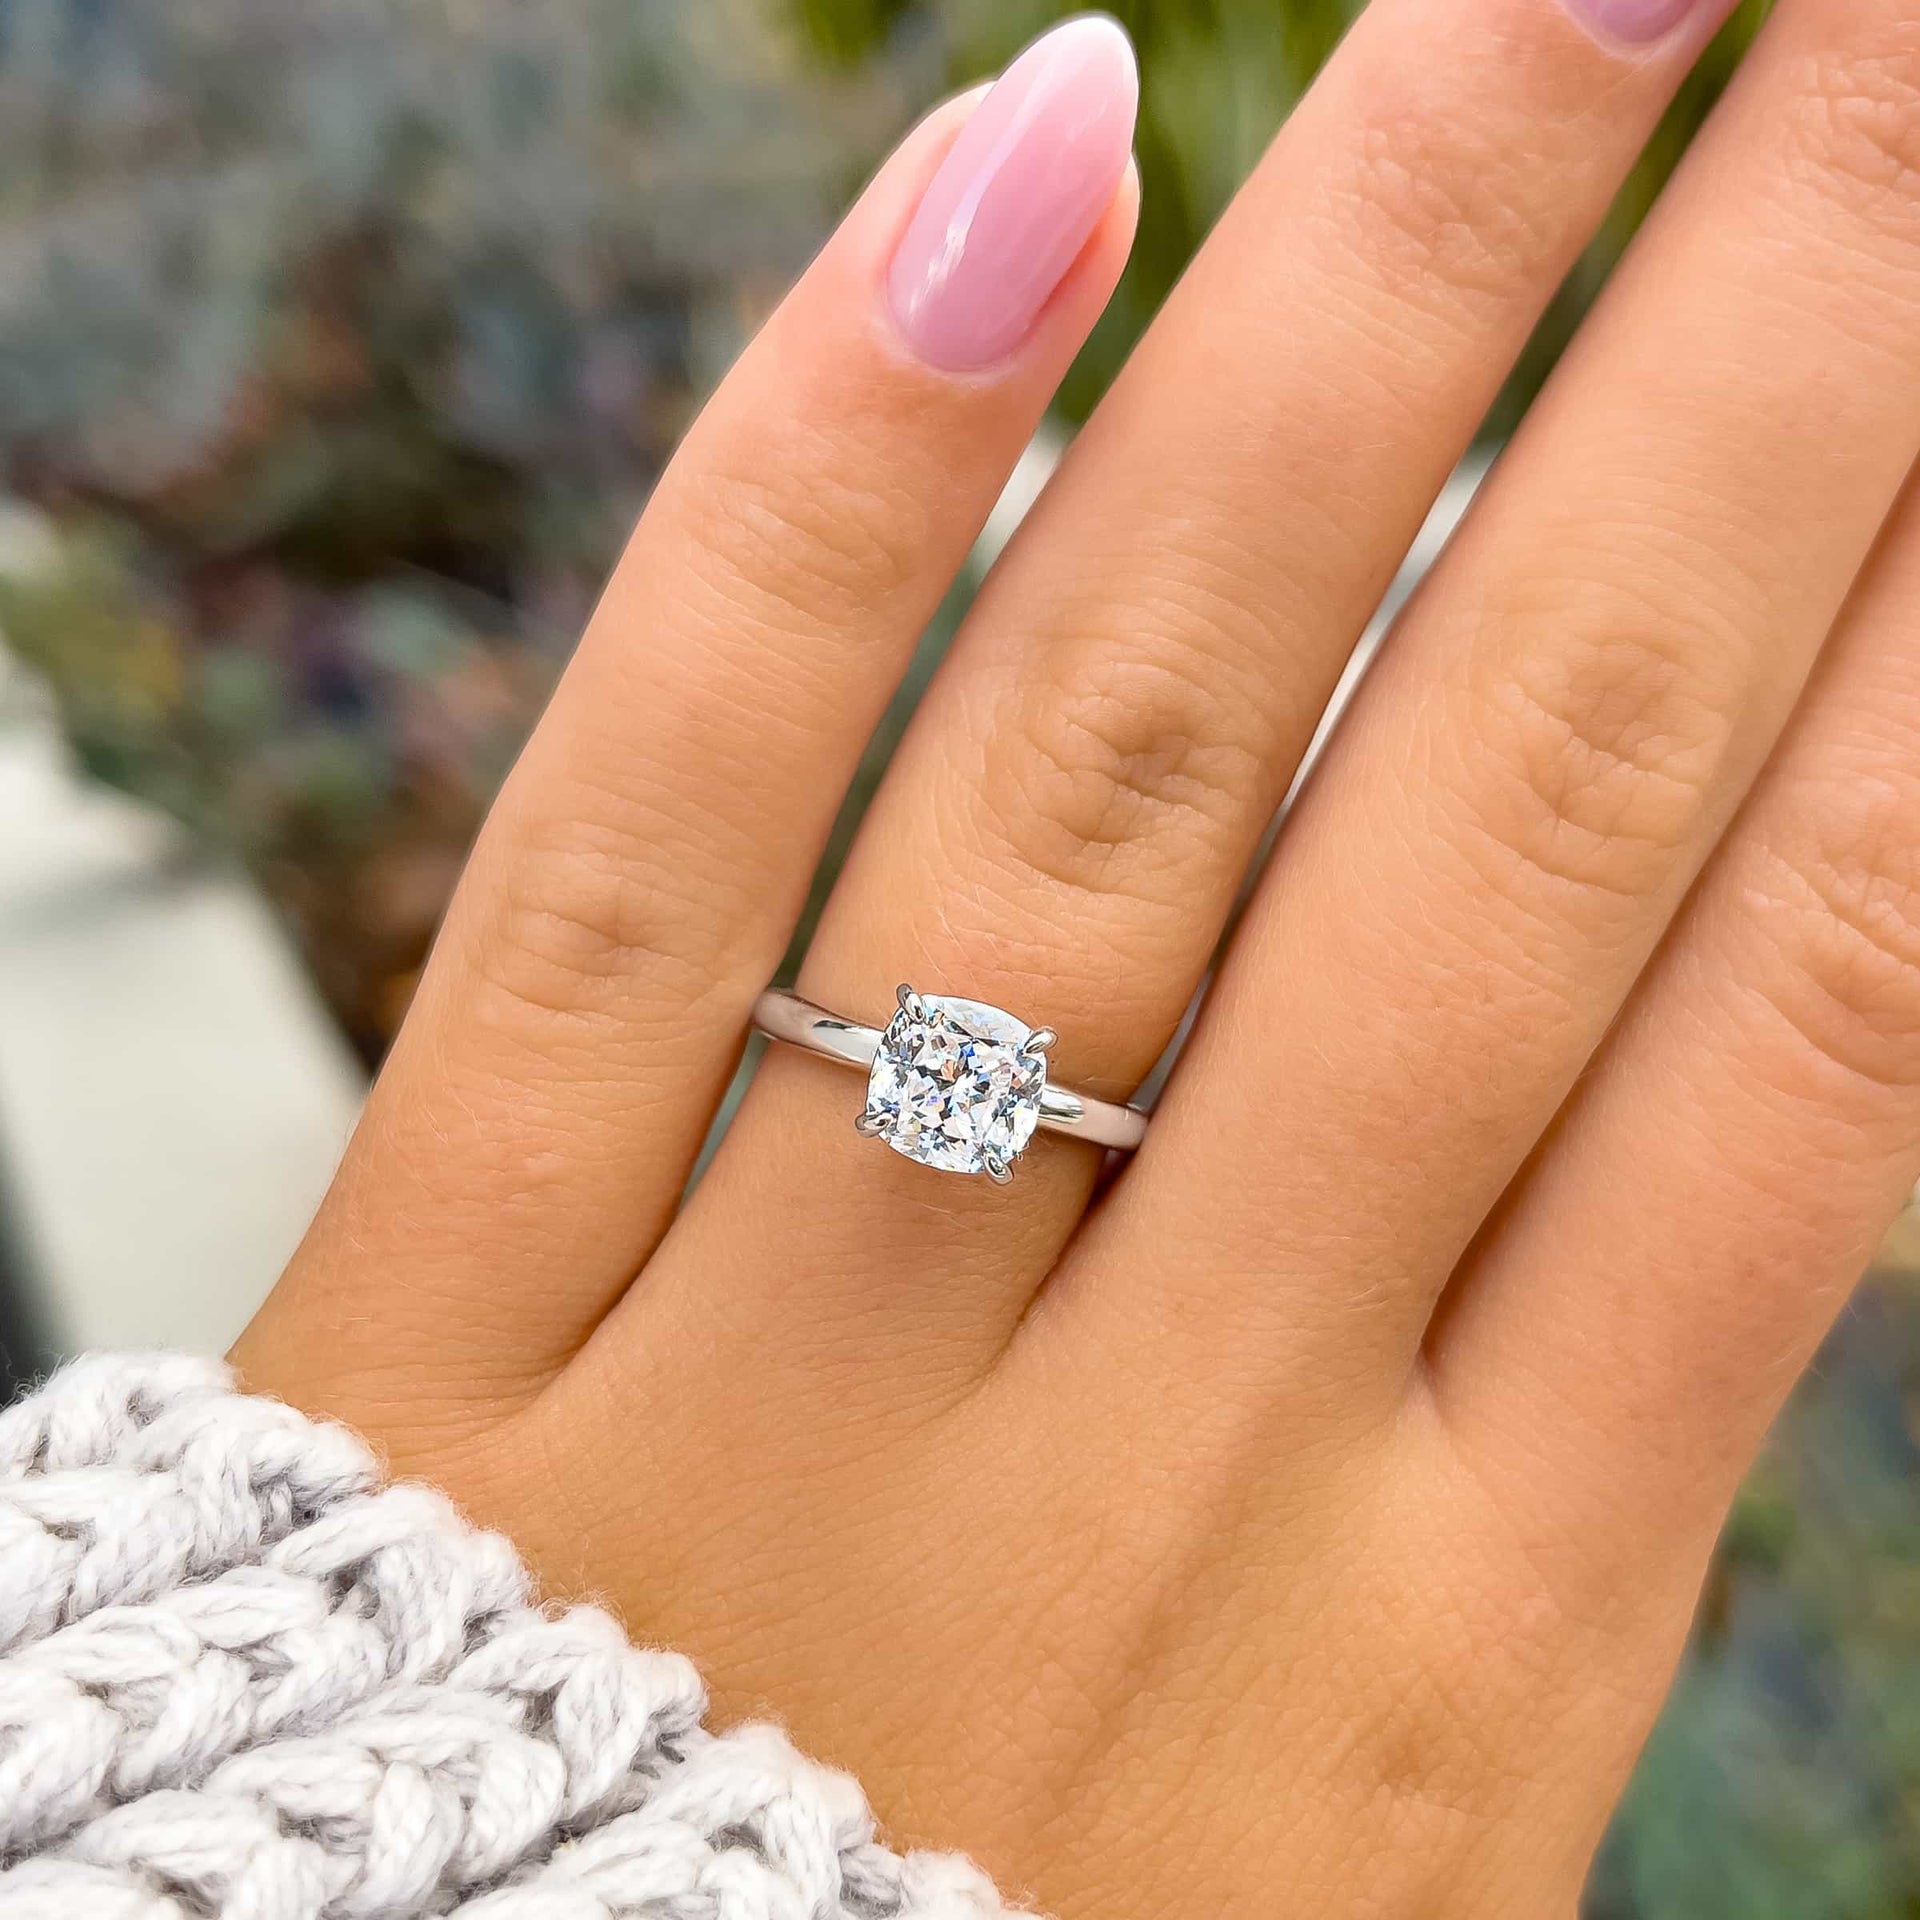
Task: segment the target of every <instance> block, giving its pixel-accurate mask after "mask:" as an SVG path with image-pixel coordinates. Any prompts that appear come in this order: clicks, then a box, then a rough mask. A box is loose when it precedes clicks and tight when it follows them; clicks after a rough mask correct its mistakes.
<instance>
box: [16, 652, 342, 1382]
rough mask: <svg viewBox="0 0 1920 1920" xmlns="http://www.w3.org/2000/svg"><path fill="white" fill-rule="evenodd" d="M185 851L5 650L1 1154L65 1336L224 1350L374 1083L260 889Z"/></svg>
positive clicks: (35, 1304)
mask: <svg viewBox="0 0 1920 1920" xmlns="http://www.w3.org/2000/svg"><path fill="white" fill-rule="evenodd" d="M180 853H181V848H180V845H179V842H178V839H177V837H176V836H175V835H174V834H173V832H172V831H171V830H170V829H169V828H168V827H167V826H166V825H165V824H164V823H163V822H160V821H158V820H156V819H155V818H154V817H153V816H152V815H150V814H149V813H147V812H146V810H144V809H143V808H141V807H138V806H136V805H134V804H133V803H132V802H130V801H127V800H124V799H122V798H120V797H118V796H116V795H113V794H110V793H108V792H106V791H104V790H102V789H100V788H98V787H96V786H93V785H91V784H87V783H83V782H82V781H80V780H79V779H78V778H77V777H76V776H75V775H74V773H73V771H72V770H71V768H70V766H69V764H68V762H67V759H66V756H65V752H64V748H63V746H62V745H61V743H60V741H59V738H58V735H57V733H56V731H55V728H54V726H53V723H52V720H51V717H50V715H48V714H47V712H46V711H45V709H44V706H43V704H42V703H41V702H40V701H39V700H38V699H37V698H36V697H35V695H34V691H33V689H32V688H31V686H30V685H28V684H26V683H25V682H24V681H23V679H22V676H21V675H20V674H19V672H18V670H17V669H14V668H12V667H11V666H9V665H8V664H7V663H6V661H5V659H4V656H0V1156H3V1158H0V1164H4V1168H5V1172H6V1175H7V1180H8V1203H9V1206H10V1210H11V1212H12V1215H13V1217H14V1222H15V1225H16V1226H17V1227H18V1229H19V1231H20V1233H21V1236H22V1238H23V1239H24V1242H25V1254H26V1260H27V1264H28V1268H29V1273H28V1276H27V1278H28V1280H29V1283H30V1285H31V1286H32V1288H33V1298H32V1301H31V1307H32V1310H33V1313H34V1317H35V1319H36V1321H37V1322H38V1324H39V1325H40V1326H41V1327H43V1328H44V1329H45V1331H46V1332H47V1333H48V1334H49V1335H50V1336H51V1337H52V1339H53V1341H54V1342H55V1344H56V1346H57V1347H58V1348H59V1349H61V1350H62V1351H72V1350H75V1349H77V1348H80V1347H98V1346H128V1345H166V1346H174V1347H186V1348H189V1349H194V1350H198V1351H203V1352H208V1353H217V1352H219V1351H221V1350H222V1349H223V1348H224V1347H225V1346H226V1345H227V1344H228V1342H229V1341H231V1340H232V1338H233V1336H234V1335H235V1334H236V1333H238V1332H239V1330H240V1328H241V1327H242V1326H243V1325H244V1324H245V1322H246V1319H247V1316H248V1315H249V1314H250V1313H251V1311H252V1310H253V1307H254V1305H255V1304H256V1302H257V1301H258V1300H259V1299H260V1297H261V1296H262V1295H263V1294H264V1293H265V1292H266V1290H267V1288H268V1287H269V1286H270V1285H271V1284H272V1282H273V1279H274V1276H275V1275H276V1274H277V1273H278V1272H279V1270H280V1268H281V1266H282V1265H283V1264H284V1263H285V1260H286V1258H287V1255H288V1254H289V1253H290V1252H291V1251H292V1249H293V1246H294V1244H295V1242H296V1241H297V1240H298V1238H299V1235H300V1231H301V1229H302V1228H303V1227H304V1225H305V1224H306V1221H307V1218H308V1216H309V1215H310V1214H311V1212H312V1210H313V1207H314V1204H315V1202H316V1201H317V1200H318V1199H319V1197H320V1194H321V1192H322V1190H323V1189H324V1187H325V1185H326V1182H327V1179H328V1176H329V1175H330V1173H331V1172H332V1169H333V1165H334V1162H335V1160H336V1159H337V1158H338V1156H339V1152H340V1149H341V1147H342V1145H343V1144H344V1142H345V1139H346V1135H347V1132H348V1130H349V1129H350V1127H351V1126H352V1124H353V1118H354V1115H355V1113H356V1112H357V1110H358V1107H359V1102H360V1098H361V1095H362V1093H363V1091H364V1089H363V1085H362V1081H361V1076H360V1072H359V1068H358V1065H357V1063H356V1062H355V1061H354V1060H353V1059H352V1058H351V1056H350V1054H349V1052H348V1050H347V1048H346V1046H345V1045H344V1043H343V1042H342V1041H341V1040H340V1038H339V1036H338V1035H337V1033H336V1032H335V1031H334V1029H333V1027H332V1025H331V1023H330V1022H329V1020H328V1019H327V1017H326V1015H325V1014H324V1013H323V1012H322V1010H321V1009H320V1007H319V1006H318V1004H317V1003H316V1001H315V998H314V994H313V990H312V988H311V987H310V986H309V985H308V983H307V981H306V979H305V977H304V975H303V973H302V972H301V970H300V967H299V965H298V963H297V962H296V960H295V959H294V957H293V955H292V953H291V951H290V949H289V946H288V942H287V939H286V936H285V935H284V933H283V932H282V930H281V928H280V927H279V925H278V924H277V923H276V922H275V921H274V919H273V918H272V916H271V915H270V914H269V913H268V911H267V910H266V908H265V907H264V906H263V905H262V903H261V902H260V900H259V899H258V897H257V896H256V895H255V894H254V893H253V891H252V889H251V888H250V887H248V886H247V885H246V884H245V883H244V882H242V881H240V880H237V879H233V878H228V877H225V876H210V875H208V874H207V873H206V872H204V871H201V870H197V869H195V868H193V867H191V866H189V865H186V864H185V863H183V862H182V861H181V859H180V858H179V855H180Z"/></svg>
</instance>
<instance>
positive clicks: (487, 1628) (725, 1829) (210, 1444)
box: [0, 1354, 1004, 1920]
mask: <svg viewBox="0 0 1920 1920" xmlns="http://www.w3.org/2000/svg"><path fill="white" fill-rule="evenodd" d="M704 1710H705V1698H704V1695H703V1694H702V1691H701V1687H700V1682H699V1679H698V1678H697V1676H696V1675H695V1673H694V1671H693V1669H692V1668H691V1667H690V1666H689V1665H688V1664H687V1662H686V1661H685V1660H682V1659H680V1658H679V1657H677V1656H676V1655H673V1654H667V1653H651V1652H644V1651H641V1650H639V1649H637V1648H634V1647H632V1646H629V1645H628V1644H627V1642H626V1640H625V1638H624V1637H623V1636H622V1634H621V1632H620V1630H619V1629H618V1627H616V1626H615V1624H614V1623H613V1621H612V1620H611V1619H609V1618H608V1616H607V1615H606V1614H604V1613H602V1612H599V1611H598V1610H597V1609H595V1608H592V1607H571V1608H568V1609H567V1610H565V1611H564V1612H556V1611H551V1610H543V1609H541V1608H539V1607H537V1606H535V1605H533V1604H532V1603H531V1601H530V1599H529V1589H528V1581H527V1577H526V1575H525V1573H524V1572H523V1570H522V1569H521V1567H520V1564H519V1562H518V1560H517V1559H516V1558H515V1556H514V1553H513V1550H512V1549H511V1547H509V1546H508V1544H507V1542H506V1541H504V1540H503V1539H501V1538H500V1537H499V1536H498V1535H496V1534H490V1533H480V1532H477V1531H475V1530H474V1529H473V1528H471V1527H469V1526H467V1525H466V1524H465V1523H464V1522H463V1521H462V1520H461V1519H460V1518H459V1516H458V1515H457V1514H456V1513H455V1512H454V1511H453V1509H452V1508H451V1507H450V1506H449V1505H448V1503H447V1502H446V1501H445V1500H444V1499H442V1498H441V1497H440V1496H439V1495H438V1494H436V1493H433V1492H432V1491H430V1490H429V1489H427V1488H425V1487H420V1486H411V1485H405V1484H402V1485H397V1486H383V1485H382V1484H381V1481H380V1476H379V1473H378V1471H377V1469H376V1467H375V1464H374V1461H373V1458H372V1456H371V1455H370V1454H369V1453H368V1451H367V1449H366V1448H365V1447H364V1446H363V1445H362V1444H361V1443H360V1442H359V1441H358V1440H357V1439H355V1438H354V1437H353V1436H352V1435H351V1434H349V1433H347V1432H345V1431H344V1430H342V1429H341V1428H338V1427H332V1426H326V1425H322V1424H319V1423H316V1422H314V1421H310V1420H307V1419H305V1418H304V1417H303V1416H301V1415H300V1414H297V1413H295V1412H294V1411H293V1410H292V1409H291V1408H289V1407H285V1406H282V1405H281V1404H280V1403H279V1402H277V1401H273V1400H266V1399H259V1398H255V1397H253V1396H251V1395H247V1394H242V1393H239V1392H236V1391H235V1390H234V1387H233V1384H232V1381H231V1379H230V1377H229V1376H228V1374H227V1372H226V1370H225V1369H224V1368H222V1367H220V1366H218V1365H216V1364H214V1363H213V1362H211V1361H205V1360H195V1359H188V1358H185V1357H183V1356H180V1355H172V1354H138V1355H102V1356H96V1357H93V1358H90V1359H86V1360H82V1361H80V1362H78V1363H76V1364H75V1365H73V1366H70V1367H67V1368H66V1369H65V1370H63V1371H62V1372H60V1373H58V1374H56V1375H55V1376H54V1377H53V1378H52V1379H51V1380H50V1381H49V1382H48V1383H47V1384H46V1385H45V1386H43V1387H42V1388H41V1389H40V1390H39V1391H38V1392H37V1393H35V1394H33V1395H31V1396H30V1397H29V1398H28V1399H26V1400H23V1401H21V1402H19V1403H18V1404H16V1405H15V1406H13V1407H11V1408H9V1409H7V1410H6V1411H5V1412H0V1920H24V1916H28V1915H31V1916H34V1920H42V1917H43V1916H44V1920H81V1916H85V1917H86V1920H93V1917H94V1916H100V1917H101V1920H109V1917H110V1920H136V1917H137V1920H189V1916H192V1917H194V1920H200V1917H203V1916H208V1915H219V1916H223V1917H229V1920H242V1916H244V1917H245V1920H318V1917H319V1916H335V1915H339V1916H348V1915H353V1916H360V1915H365V1916H376V1915H378V1916H403V1915H418V1914H459V1915H461V1916H463V1920H602V1917H603V1916H611V1915H624V1914H642V1913H644V1914H646V1915H648V1916H650V1917H652V1920H839V1917H842V1916H844V1917H845V1920H989V1917H990V1916H999V1915H1001V1914H1002V1913H1003V1912H1004V1909H1003V1908H1002V1907H1001V1906H1000V1903H999V1901H998V1899H997V1898H996V1896H995V1894H994V1891H993V1888H992V1886H991V1885H990V1884H989V1883H988V1882H987V1881H986V1880H985V1879H984V1878H983V1877H982V1876H981V1875H980V1874H979V1873H978V1872H977V1871H976V1870H975V1869H974V1868H972V1867H971V1866H969V1865H968V1864H967V1863H966V1862H965V1861H962V1860H959V1859H956V1858H954V1857H952V1856H949V1855H943V1854H924V1853H922V1854H908V1855H905V1856H904V1857H903V1856H901V1855H898V1854H894V1853H890V1852H888V1851H887V1849H886V1848H884V1847H882V1846H880V1845H879V1844H877V1843H876V1841H875V1839H874V1830H873V1821H872V1817H871V1815H870V1814H869V1813H868V1811H867V1806H866V1802H865V1800H864V1799H863V1798H862V1796H861V1794H860V1791H859V1789H858V1788H857V1787H856V1786H855V1785H854V1783H853V1782H852V1781H851V1780H849V1779H848V1778H846V1777H845V1776H844V1775H842V1774H837V1773H830V1772H828V1771H826V1770H825V1769H823V1768H820V1767H817V1766H814V1765H812V1764H811V1763H810V1762H808V1761H807V1760H805V1759H803V1758H802V1757H801V1756H800V1755H799V1754H798V1753H797V1752H795V1750H794V1749H793V1747H792V1746H790V1745H789V1744H788V1742H787V1740H786V1739H785V1738H784V1736H782V1735H781V1734H779V1733H778V1732H776V1731H774V1730H773V1729H772V1728H769V1727H745V1728H740V1729H737V1730H735V1731H731V1732H727V1733H720V1734H716V1733H711V1732H709V1731H707V1729H706V1728H705V1727H704V1726H703V1725H702V1723H701V1717H702V1714H703V1712H704Z"/></svg>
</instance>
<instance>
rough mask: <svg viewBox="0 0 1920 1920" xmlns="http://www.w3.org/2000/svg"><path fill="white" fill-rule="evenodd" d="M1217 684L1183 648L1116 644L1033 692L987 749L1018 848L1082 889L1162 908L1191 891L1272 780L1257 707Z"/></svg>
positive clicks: (996, 812) (993, 795) (989, 786)
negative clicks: (1253, 730) (1255, 723)
mask: <svg viewBox="0 0 1920 1920" xmlns="http://www.w3.org/2000/svg"><path fill="white" fill-rule="evenodd" d="M1218 678H1219V675H1218V672H1217V667H1216V666H1214V665H1212V664H1210V663H1209V662H1207V661H1205V660H1198V659H1194V658H1192V657H1190V656H1188V655H1186V654H1185V653H1184V652H1182V651H1180V650H1177V649H1173V648H1168V647H1155V648H1143V649H1140V650H1138V651H1135V650H1133V649H1131V648H1127V647H1118V648H1111V649H1110V648H1107V647H1104V646H1103V647H1101V648H1100V649H1099V650H1098V651H1093V650H1086V651H1083V652H1082V653H1081V655H1080V657H1079V658H1077V659H1076V660H1074V661H1073V662H1071V663H1070V664H1069V665H1068V666H1067V668H1066V670H1065V671H1064V672H1062V673H1060V674H1058V675H1055V676H1049V677H1048V678H1047V679H1046V680H1045V681H1044V682H1042V683H1039V684H1035V685H1031V686H1028V687H1025V688H1023V689H1022V691H1021V693H1020V694H1019V696H1017V698H1016V700H1015V702H1014V706H1013V710H1012V712H1011V713H1010V714H1009V715H1007V716H1006V724H1003V725H1000V726H996V727H995V728H993V729H992V730H991V733H990V736H989V742H988V746H987V749H986V766H985V770H984V771H985V778H984V782H983V786H984V792H985V795H986V798H987V804H988V809H989V812H990V815H991V818H992V822H993V829H994V832H995V835H996V837H997V839H998V840H999V842H1000V844H1001V845H1002V847H1004V849H1005V850H1006V852H1007V854H1008V855H1009V856H1010V857H1011V858H1012V859H1013V860H1014V861H1015V862H1016V863H1017V865H1018V866H1019V867H1020V868H1021V869H1022V870H1024V871H1026V872H1028V873H1031V874H1036V875H1038V876H1040V877H1041V878H1042V879H1044V880H1045V881H1047V882H1048V883H1050V884H1051V885H1053V886H1057V887H1061V888H1065V889H1068V890H1070V891H1072V892H1073V893H1076V894H1082V895H1104V896H1117V897H1121V898H1127V899H1135V900H1139V899H1147V900H1154V899H1159V898H1161V897H1163V896H1168V897H1170V896H1171V895H1172V894H1175V893H1177V892H1179V891H1180V890H1181V881H1182V876H1183V874H1184V876H1185V878H1186V880H1187V881H1188V882H1189V883H1190V881H1191V874H1192V867H1191V862H1192V859H1193V857H1194V856H1195V854H1196V853H1199V852H1204V851H1205V850H1208V849H1213V848H1218V847H1219V846H1221V845H1222V844H1223V843H1224V842H1225V841H1226V840H1228V839H1230V838H1232V837H1233V836H1235V835H1236V834H1237V832H1238V831H1239V823H1240V821H1241V820H1242V818H1243V817H1244V814H1245V811H1246V807H1247V802H1248V800H1249V798H1250V797H1251V796H1252V795H1253V794H1254V792H1255V791H1256V790H1257V788H1258V785H1259V783H1260V779H1261V771H1260V767H1261V758H1262V756H1261V754H1260V751H1259V748H1258V746H1257V744H1255V743H1254V742H1252V741H1250V740H1249V739H1248V738H1247V735H1248V724H1247V715H1248V712H1249V711H1250V703H1246V702H1235V701H1234V700H1233V698H1232V696H1231V695H1229V694H1227V693H1226V692H1224V691H1223V690H1221V689H1220V688H1219V687H1218V686H1217V685H1216V684H1215V683H1216V682H1217V680H1218ZM1236 706H1237V707H1238V711H1237V712H1236V711H1235V708H1236Z"/></svg>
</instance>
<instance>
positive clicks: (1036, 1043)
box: [1027, 1027, 1060, 1053]
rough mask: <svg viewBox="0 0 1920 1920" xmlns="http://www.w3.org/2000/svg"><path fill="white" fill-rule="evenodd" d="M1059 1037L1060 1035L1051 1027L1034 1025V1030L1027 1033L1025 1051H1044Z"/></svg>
mask: <svg viewBox="0 0 1920 1920" xmlns="http://www.w3.org/2000/svg"><path fill="white" fill-rule="evenodd" d="M1059 1038H1060V1036H1059V1035H1058V1034H1057V1033H1055V1032H1054V1030H1053V1029H1052V1028H1051V1027H1035V1028H1034V1030H1033V1031H1032V1032H1031V1033H1030V1034H1028V1035H1027V1051H1028V1052H1029V1053H1045V1052H1046V1050H1047V1049H1048V1048H1049V1047H1050V1046H1052V1045H1053V1043H1054V1042H1055V1041H1056V1040H1058V1039H1059Z"/></svg>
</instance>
